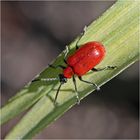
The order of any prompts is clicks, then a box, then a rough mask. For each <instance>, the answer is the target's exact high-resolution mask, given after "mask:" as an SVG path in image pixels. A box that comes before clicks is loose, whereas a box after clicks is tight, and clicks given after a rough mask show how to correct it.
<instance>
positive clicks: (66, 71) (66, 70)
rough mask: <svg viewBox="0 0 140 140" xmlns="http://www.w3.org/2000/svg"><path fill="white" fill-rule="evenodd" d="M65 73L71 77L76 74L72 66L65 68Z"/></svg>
mask: <svg viewBox="0 0 140 140" xmlns="http://www.w3.org/2000/svg"><path fill="white" fill-rule="evenodd" d="M63 74H64V76H65V77H66V78H71V77H72V76H73V75H74V72H73V69H72V68H71V67H70V66H68V67H67V68H65V69H64V70H63Z"/></svg>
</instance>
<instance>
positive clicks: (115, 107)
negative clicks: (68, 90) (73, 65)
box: [1, 1, 139, 139]
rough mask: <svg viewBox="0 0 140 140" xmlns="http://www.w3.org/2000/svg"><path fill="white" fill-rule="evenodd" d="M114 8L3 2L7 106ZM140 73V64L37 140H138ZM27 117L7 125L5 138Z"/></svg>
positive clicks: (92, 3)
mask: <svg viewBox="0 0 140 140" xmlns="http://www.w3.org/2000/svg"><path fill="white" fill-rule="evenodd" d="M113 3H115V1H98V2H97V1H89V2H86V1H81V2H80V1H79V2H78V1H77V2H76V1H73V2H64V1H61V2H60V1H59V2H49V1H48V2H47V1H44V2H43V1H42V2H39V1H30V2H2V3H1V24H2V26H1V27H2V28H1V31H2V33H1V37H2V38H1V42H2V43H1V46H2V47H1V49H2V60H1V66H2V75H1V83H2V86H1V87H2V94H1V98H2V105H4V104H5V103H6V102H7V100H8V99H9V98H10V97H12V96H13V95H15V93H16V92H17V91H18V90H20V88H22V87H23V86H24V85H25V84H26V83H27V82H29V81H30V80H31V79H32V78H33V77H34V76H35V75H36V74H38V73H39V72H40V71H41V70H42V69H44V68H45V67H46V66H47V64H49V63H50V62H51V61H52V60H53V59H55V57H56V56H57V55H58V54H59V53H60V52H61V51H62V50H64V48H65V45H66V44H69V43H70V42H71V41H72V40H73V39H74V38H75V37H76V36H77V35H79V34H80V33H81V31H82V30H83V28H84V26H85V25H89V24H90V23H91V22H92V21H93V20H95V19H96V18H98V17H99V16H100V15H101V14H102V13H103V12H104V11H106V9H108V8H109V7H110V6H111V5H113ZM138 69H139V67H138V62H137V63H136V64H134V65H133V66H131V67H130V68H128V69H127V70H125V71H124V72H123V73H121V74H120V75H119V76H117V77H116V78H114V79H113V80H111V81H110V82H108V83H107V84H105V85H104V86H103V87H102V88H101V91H99V92H97V91H95V92H94V93H93V94H90V95H89V96H88V97H87V98H86V99H84V100H83V101H82V102H81V104H80V105H77V106H75V107H74V108H72V109H71V110H70V111H68V112H67V113H66V114H65V115H64V116H62V117H61V118H60V119H59V120H57V121H56V122H55V123H53V124H52V125H50V126H49V127H48V128H46V129H44V130H43V131H42V132H41V133H40V134H39V135H37V136H36V137H35V138H36V139H45V138H48V139H49V138H50V139H51V138H59V139H62V138H71V139H74V138H75V139H76V138H77V139H78V138H79V139H80V138H96V139H97V138H99V139H103V138H104V139H105V138H106V139H109V138H114V139H115V138H116V139H117V138H122V139H123V138H125V139H128V138H132V139H134V138H138V135H139V129H138V128H139V124H138V121H139V85H138V84H139V77H138V74H139V73H138ZM22 115H23V114H21V115H20V116H19V117H16V118H15V119H13V120H11V121H10V122H8V123H7V124H5V125H3V126H2V134H1V135H2V138H3V137H4V136H5V135H6V134H7V133H8V131H9V130H10V129H11V128H12V127H13V126H14V125H15V124H16V123H17V121H18V120H19V119H20V118H21V117H22ZM27 127H28V126H27Z"/></svg>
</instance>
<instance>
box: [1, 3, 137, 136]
mask: <svg viewBox="0 0 140 140" xmlns="http://www.w3.org/2000/svg"><path fill="white" fill-rule="evenodd" d="M138 35H139V2H138V1H135V2H134V1H118V2H116V3H115V4H114V5H113V6H112V7H111V8H110V9H109V10H107V11H106V12H105V13H104V14H103V16H101V17H100V18H99V19H98V20H96V21H95V22H93V23H92V24H91V25H90V26H88V28H87V31H86V33H85V35H84V36H83V37H82V39H81V40H80V42H79V45H81V44H84V43H86V42H89V41H94V40H96V41H99V42H102V43H103V44H104V45H105V46H106V52H107V53H106V57H105V59H104V60H103V61H102V63H101V64H99V65H98V66H97V67H104V66H107V65H112V66H117V69H115V70H110V71H109V70H108V71H102V72H96V73H92V72H89V73H88V74H87V75H85V76H84V79H88V80H89V81H93V82H95V83H97V84H98V85H99V86H102V85H103V84H105V83H106V82H107V81H109V80H111V79H112V78H113V77H115V76H116V75H118V74H119V73H120V72H122V71H123V70H124V69H126V68H127V67H128V66H130V65H131V64H133V63H134V62H136V61H137V60H138V59H139V37H138ZM76 40H77V39H76ZM76 40H75V41H74V42H72V43H71V44H70V48H71V51H70V53H72V52H73V51H74V50H75V43H76ZM63 57H64V53H61V54H60V55H59V56H58V57H57V58H56V60H55V62H54V65H58V64H64V63H63ZM61 72H62V71H61V70H53V69H52V68H46V69H45V70H44V71H43V72H41V73H40V75H39V78H46V77H56V76H57V75H58V74H59V73H61ZM76 80H77V87H78V92H79V95H80V98H81V99H83V98H84V97H86V96H87V95H88V94H90V93H91V92H92V91H94V90H95V89H94V88H93V87H92V86H91V85H87V84H85V83H82V82H80V81H79V80H78V79H76ZM58 84H59V82H49V83H44V82H41V81H38V82H35V83H31V84H28V85H27V86H25V88H24V89H22V90H21V91H20V92H19V93H18V94H17V95H16V96H15V97H13V98H12V99H11V100H10V101H9V102H8V103H7V104H6V105H5V106H4V107H3V108H2V112H1V114H2V115H1V122H2V123H5V122H7V121H8V120H10V119H11V118H13V117H15V116H16V115H18V114H19V113H21V112H23V111H24V110H26V109H28V108H29V107H31V106H32V108H31V109H30V110H29V111H28V112H27V114H26V115H25V116H24V117H23V118H22V119H21V121H20V122H19V123H18V124H17V125H16V126H15V127H14V128H13V129H12V130H11V132H10V133H9V134H8V135H7V137H6V138H7V139H24V138H26V139H27V138H31V137H32V136H34V135H35V134H36V133H38V132H39V131H40V130H42V129H43V128H44V127H46V126H48V125H49V124H50V123H52V122H54V121H55V120H56V119H57V118H59V117H60V116H62V115H63V114H64V113H65V112H66V111H67V110H69V109H70V108H71V107H72V106H73V105H75V104H76V98H75V93H74V85H73V82H72V80H69V81H68V82H67V83H66V84H65V85H64V86H63V87H62V89H61V91H60V93H59V96H58V99H57V103H58V105H57V107H56V106H55V105H54V103H53V99H54V97H55V94H56V90H57V88H58Z"/></svg>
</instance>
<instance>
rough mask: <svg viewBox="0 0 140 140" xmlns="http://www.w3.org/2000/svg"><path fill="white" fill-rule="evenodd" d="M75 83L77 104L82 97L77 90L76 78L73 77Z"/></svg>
mask: <svg viewBox="0 0 140 140" xmlns="http://www.w3.org/2000/svg"><path fill="white" fill-rule="evenodd" d="M72 80H73V83H74V87H75V93H76V98H77V104H80V99H79V95H78V91H77V86H76V80H75V77H74V76H73V77H72Z"/></svg>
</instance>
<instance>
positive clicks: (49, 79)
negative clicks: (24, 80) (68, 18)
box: [32, 78, 59, 82]
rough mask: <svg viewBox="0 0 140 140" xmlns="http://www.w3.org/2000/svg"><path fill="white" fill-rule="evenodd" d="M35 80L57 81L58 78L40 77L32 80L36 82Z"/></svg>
mask: <svg viewBox="0 0 140 140" xmlns="http://www.w3.org/2000/svg"><path fill="white" fill-rule="evenodd" d="M36 81H44V82H47V81H59V78H41V79H34V80H32V82H36Z"/></svg>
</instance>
